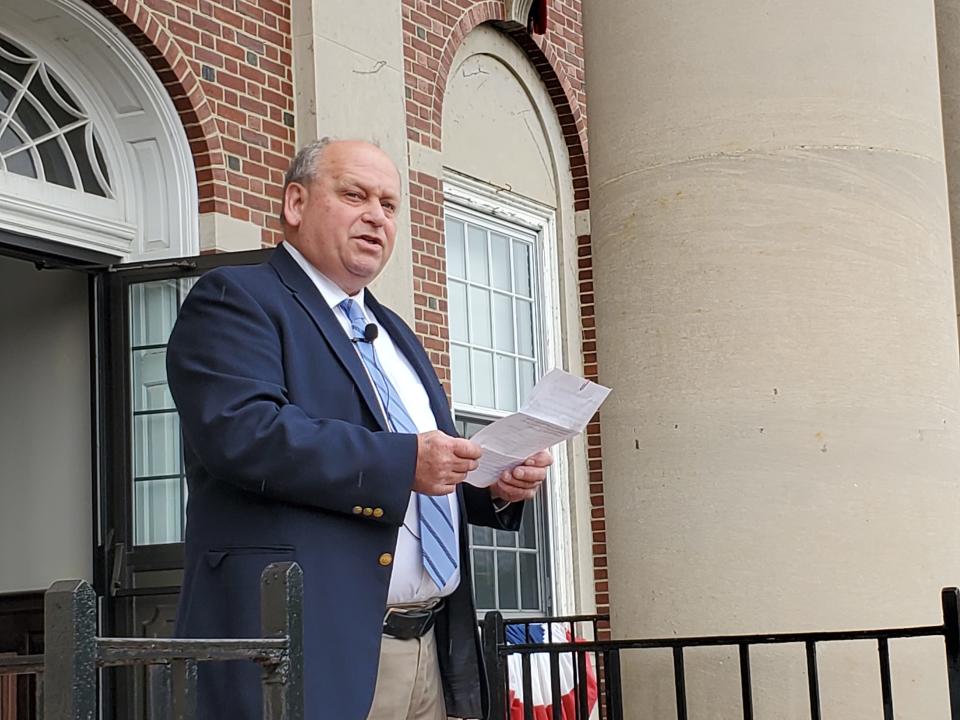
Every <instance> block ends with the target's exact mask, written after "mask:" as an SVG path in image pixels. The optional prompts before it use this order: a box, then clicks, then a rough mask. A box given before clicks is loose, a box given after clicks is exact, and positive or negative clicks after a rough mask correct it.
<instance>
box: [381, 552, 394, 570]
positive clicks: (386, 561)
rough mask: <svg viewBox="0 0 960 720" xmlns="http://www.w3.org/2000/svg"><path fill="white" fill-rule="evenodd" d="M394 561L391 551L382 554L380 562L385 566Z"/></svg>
mask: <svg viewBox="0 0 960 720" xmlns="http://www.w3.org/2000/svg"><path fill="white" fill-rule="evenodd" d="M392 562H393V555H391V554H390V553H384V554H383V555H381V556H380V564H381V565H383V566H384V567H386V566H387V565H389V564H390V563H392Z"/></svg>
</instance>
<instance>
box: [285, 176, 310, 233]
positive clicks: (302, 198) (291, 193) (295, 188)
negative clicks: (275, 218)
mask: <svg viewBox="0 0 960 720" xmlns="http://www.w3.org/2000/svg"><path fill="white" fill-rule="evenodd" d="M306 202H307V188H306V187H304V186H303V185H301V184H300V183H296V182H292V183H290V184H289V185H287V189H286V191H285V192H284V193H283V217H284V220H285V221H286V224H287V225H289V226H290V227H300V221H301V220H302V219H303V206H304V205H305V204H306Z"/></svg>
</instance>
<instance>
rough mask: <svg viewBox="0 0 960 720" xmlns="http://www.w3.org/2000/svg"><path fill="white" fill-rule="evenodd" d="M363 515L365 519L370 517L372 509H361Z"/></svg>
mask: <svg viewBox="0 0 960 720" xmlns="http://www.w3.org/2000/svg"><path fill="white" fill-rule="evenodd" d="M363 514H364V515H365V516H366V517H370V516H371V515H373V508H364V509H363Z"/></svg>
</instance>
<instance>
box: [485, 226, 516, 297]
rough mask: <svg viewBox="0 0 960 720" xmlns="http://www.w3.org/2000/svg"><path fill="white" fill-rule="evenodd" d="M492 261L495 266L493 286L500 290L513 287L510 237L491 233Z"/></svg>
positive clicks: (508, 289)
mask: <svg viewBox="0 0 960 720" xmlns="http://www.w3.org/2000/svg"><path fill="white" fill-rule="evenodd" d="M490 261H491V264H492V266H493V286H494V287H495V288H497V289H498V290H507V291H508V292H509V291H510V290H512V289H513V282H512V281H511V277H510V238H508V237H507V236H506V235H501V234H500V233H495V232H492V233H490Z"/></svg>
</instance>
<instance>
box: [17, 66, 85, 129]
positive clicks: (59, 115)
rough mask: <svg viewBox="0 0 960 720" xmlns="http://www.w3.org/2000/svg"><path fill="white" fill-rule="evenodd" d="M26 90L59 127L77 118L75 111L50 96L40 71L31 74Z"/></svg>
mask: <svg viewBox="0 0 960 720" xmlns="http://www.w3.org/2000/svg"><path fill="white" fill-rule="evenodd" d="M28 90H29V92H30V93H32V94H33V96H34V97H35V98H36V99H37V102H39V103H40V105H42V106H43V108H44V110H46V111H47V112H48V113H50V117H52V118H53V121H54V122H55V123H56V124H57V125H58V126H59V127H63V126H64V125H69V124H70V123H71V122H74V121H75V120H78V119H79V118H78V116H77V115H76V113H71V112H69V111H67V110H65V109H64V108H63V107H61V106H60V103H58V102H57V101H56V100H54V99H53V96H51V95H50V93H49V92H48V91H47V87H46V85H44V84H43V78H42V77H41V73H39V72H38V73H37V74H36V75H34V76H33V80H32V81H30V87H29V88H28Z"/></svg>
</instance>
